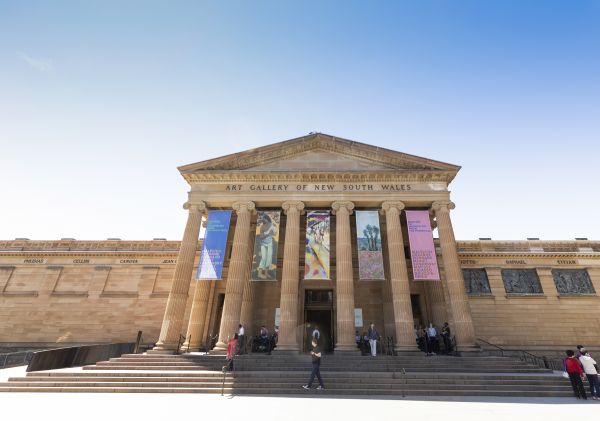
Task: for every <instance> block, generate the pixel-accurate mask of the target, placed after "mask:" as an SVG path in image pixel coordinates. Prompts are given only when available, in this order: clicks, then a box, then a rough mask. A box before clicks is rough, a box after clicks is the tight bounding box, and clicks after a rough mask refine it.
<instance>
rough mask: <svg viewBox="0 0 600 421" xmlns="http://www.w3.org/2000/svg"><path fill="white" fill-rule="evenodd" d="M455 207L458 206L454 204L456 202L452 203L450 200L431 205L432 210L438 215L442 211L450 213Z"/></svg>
mask: <svg viewBox="0 0 600 421" xmlns="http://www.w3.org/2000/svg"><path fill="white" fill-rule="evenodd" d="M455 207H456V205H455V204H454V202H451V201H449V200H439V201H437V202H433V203H432V204H431V209H433V210H434V211H435V212H436V213H437V212H440V211H446V212H450V211H451V210H452V209H454V208H455Z"/></svg>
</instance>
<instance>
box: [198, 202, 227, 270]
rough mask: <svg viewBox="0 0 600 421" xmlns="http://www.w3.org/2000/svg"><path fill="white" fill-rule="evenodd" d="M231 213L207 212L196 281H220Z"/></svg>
mask: <svg viewBox="0 0 600 421" xmlns="http://www.w3.org/2000/svg"><path fill="white" fill-rule="evenodd" d="M230 220H231V211H230V210H226V211H208V221H207V222H206V231H205V233H204V241H203V242H202V253H201V254H200V264H199V265H198V272H197V273H196V279H221V272H222V270H223V261H224V260H225V246H226V245H227V234H228V233H229V222H230Z"/></svg>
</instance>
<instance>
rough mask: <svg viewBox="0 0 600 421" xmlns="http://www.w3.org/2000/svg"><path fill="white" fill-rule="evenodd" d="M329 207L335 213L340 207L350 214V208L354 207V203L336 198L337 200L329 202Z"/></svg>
mask: <svg viewBox="0 0 600 421" xmlns="http://www.w3.org/2000/svg"><path fill="white" fill-rule="evenodd" d="M331 209H333V212H332V213H333V214H334V215H336V214H337V213H338V211H339V210H340V209H346V210H347V211H348V214H352V209H354V203H352V202H349V201H346V200H338V201H337V202H333V203H332V204H331Z"/></svg>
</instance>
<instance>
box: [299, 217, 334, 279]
mask: <svg viewBox="0 0 600 421" xmlns="http://www.w3.org/2000/svg"><path fill="white" fill-rule="evenodd" d="M329 227H330V225H329V211H310V212H308V213H307V215H306V252H305V256H304V279H330V277H329Z"/></svg>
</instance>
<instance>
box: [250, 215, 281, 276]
mask: <svg viewBox="0 0 600 421" xmlns="http://www.w3.org/2000/svg"><path fill="white" fill-rule="evenodd" d="M280 221H281V212H280V211H258V215H257V219H256V237H255V239H254V253H253V255H252V280H253V281H275V280H277V249H278V247H279V224H280Z"/></svg>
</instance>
